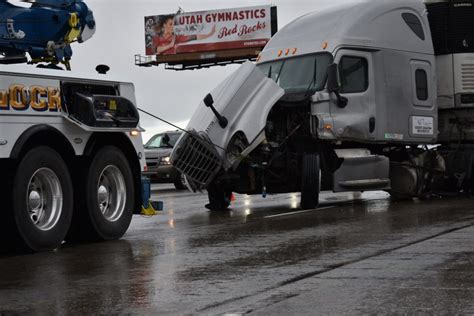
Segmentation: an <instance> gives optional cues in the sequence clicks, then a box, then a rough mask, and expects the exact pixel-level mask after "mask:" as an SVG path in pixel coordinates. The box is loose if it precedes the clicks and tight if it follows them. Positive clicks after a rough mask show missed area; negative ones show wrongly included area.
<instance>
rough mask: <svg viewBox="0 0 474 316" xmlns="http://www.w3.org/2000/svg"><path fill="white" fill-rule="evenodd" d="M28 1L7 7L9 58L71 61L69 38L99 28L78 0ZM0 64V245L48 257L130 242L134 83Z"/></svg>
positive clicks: (135, 147)
mask: <svg viewBox="0 0 474 316" xmlns="http://www.w3.org/2000/svg"><path fill="white" fill-rule="evenodd" d="M28 2H31V3H32V5H31V7H30V8H18V7H15V6H13V5H11V4H9V3H6V2H5V1H3V0H0V8H1V10H2V11H1V13H0V22H1V23H0V51H2V52H3V55H4V56H5V59H4V60H3V61H4V62H5V63H24V62H25V58H26V57H25V56H26V54H28V55H30V57H31V58H32V61H35V60H36V59H37V58H39V60H38V61H41V62H47V63H52V64H53V65H55V64H58V63H60V62H65V63H68V61H69V60H68V59H69V57H70V55H68V51H69V44H70V42H71V39H72V38H75V39H77V40H79V41H84V40H86V39H87V34H89V35H90V34H91V33H90V32H91V31H92V30H93V29H94V28H95V23H94V22H93V19H92V13H91V11H89V10H88V9H87V6H85V4H84V3H83V2H82V1H80V0H64V1H49V0H36V1H28ZM37 22H38V23H39V22H42V23H43V22H44V23H45V24H41V25H42V27H41V28H38V25H37ZM28 23H30V24H28ZM43 26H44V27H43ZM33 28H36V31H37V32H32V33H31V35H30V31H31V30H32V29H33ZM40 34H42V35H40ZM72 34H74V35H72ZM50 48H54V49H52V50H50ZM15 56H16V57H15ZM18 56H19V57H18ZM0 67H1V68H0V216H1V220H0V246H1V248H2V249H7V250H19V251H25V250H26V251H46V250H51V249H55V248H57V247H59V246H60V245H61V244H62V243H63V242H64V241H66V242H79V241H102V240H112V239H117V238H120V237H121V236H123V235H124V234H125V232H126V231H127V229H128V227H129V225H130V222H131V219H132V215H133V214H134V213H140V212H141V211H142V206H143V200H144V198H143V196H145V194H142V187H143V185H142V182H141V172H142V171H145V169H146V163H145V155H144V149H143V143H142V136H141V132H142V129H141V128H140V126H139V115H138V111H137V106H136V100H135V91H134V86H133V84H132V83H127V82H121V81H118V80H110V79H105V78H106V77H105V76H104V75H99V74H97V75H95V76H90V75H87V76H83V75H79V74H77V73H73V72H66V71H58V70H52V69H38V68H34V67H33V66H25V65H22V66H20V65H0ZM25 67H26V68H29V69H27V71H25Z"/></svg>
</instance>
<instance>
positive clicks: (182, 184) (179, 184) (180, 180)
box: [174, 173, 186, 190]
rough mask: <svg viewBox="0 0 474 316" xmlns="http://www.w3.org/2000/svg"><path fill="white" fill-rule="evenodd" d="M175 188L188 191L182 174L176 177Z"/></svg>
mask: <svg viewBox="0 0 474 316" xmlns="http://www.w3.org/2000/svg"><path fill="white" fill-rule="evenodd" d="M174 187H175V188H176V190H184V189H186V182H185V180H184V175H183V174H182V173H178V175H177V176H176V179H175V180H174Z"/></svg>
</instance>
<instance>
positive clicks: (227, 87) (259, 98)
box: [187, 62, 284, 168]
mask: <svg viewBox="0 0 474 316" xmlns="http://www.w3.org/2000/svg"><path fill="white" fill-rule="evenodd" d="M283 94H284V90H283V89H282V88H280V87H279V86H278V85H277V84H276V83H275V82H274V81H273V80H272V79H270V78H267V77H266V76H265V75H264V74H263V73H262V72H261V71H260V70H259V69H258V68H257V67H256V66H255V65H254V64H253V63H251V62H246V63H244V64H243V65H242V66H241V67H240V68H239V69H238V70H237V71H235V72H234V73H233V74H232V75H230V76H229V77H228V78H227V79H225V80H224V81H223V82H222V83H221V84H219V85H218V86H217V87H216V88H215V89H214V90H212V91H211V95H212V97H213V99H214V107H215V108H216V110H217V111H218V112H219V113H220V114H221V115H222V116H224V117H225V118H226V119H227V120H228V122H229V124H228V125H227V127H225V128H222V127H221V126H220V125H219V123H218V121H217V118H216V116H215V115H214V114H213V112H212V111H211V109H210V108H208V107H206V105H205V104H204V102H203V101H202V102H201V104H200V105H199V107H198V109H197V110H196V112H195V113H194V115H193V116H192V118H191V120H190V122H189V124H188V126H187V129H188V130H194V131H196V132H198V133H201V134H202V133H204V134H206V136H207V138H208V139H209V141H210V142H212V144H214V146H215V148H216V150H217V152H218V155H219V156H220V157H221V159H222V163H223V166H224V167H225V168H229V167H230V166H231V164H232V162H230V161H226V159H225V156H226V155H225V149H227V147H228V145H229V142H230V140H231V139H232V137H233V136H234V135H236V133H242V134H243V135H245V138H246V139H247V142H248V144H249V147H255V146H256V145H258V144H255V142H256V141H259V140H260V141H261V140H262V137H258V136H261V135H262V133H264V129H265V125H266V121H267V117H268V114H269V112H270V110H271V109H272V107H273V105H275V103H277V102H278V100H279V99H280V98H281V97H282V96H283ZM257 138H258V139H257Z"/></svg>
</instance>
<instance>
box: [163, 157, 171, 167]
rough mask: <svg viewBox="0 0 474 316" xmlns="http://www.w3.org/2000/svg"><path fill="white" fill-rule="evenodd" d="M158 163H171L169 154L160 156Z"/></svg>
mask: <svg viewBox="0 0 474 316" xmlns="http://www.w3.org/2000/svg"><path fill="white" fill-rule="evenodd" d="M160 165H171V156H166V157H161V158H160Z"/></svg>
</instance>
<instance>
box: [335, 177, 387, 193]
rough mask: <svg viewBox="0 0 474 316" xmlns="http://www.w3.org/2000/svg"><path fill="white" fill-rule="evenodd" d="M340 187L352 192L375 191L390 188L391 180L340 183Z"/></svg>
mask: <svg viewBox="0 0 474 316" xmlns="http://www.w3.org/2000/svg"><path fill="white" fill-rule="evenodd" d="M338 185H339V186H340V187H342V188H345V189H348V190H350V191H359V190H362V191H363V190H374V189H378V188H386V187H388V186H390V179H366V180H350V181H344V182H339V183H338Z"/></svg>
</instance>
